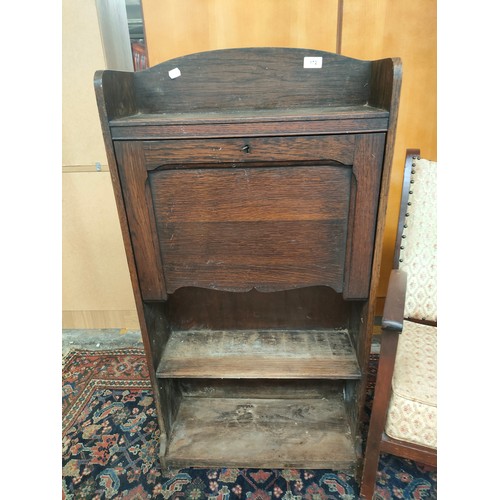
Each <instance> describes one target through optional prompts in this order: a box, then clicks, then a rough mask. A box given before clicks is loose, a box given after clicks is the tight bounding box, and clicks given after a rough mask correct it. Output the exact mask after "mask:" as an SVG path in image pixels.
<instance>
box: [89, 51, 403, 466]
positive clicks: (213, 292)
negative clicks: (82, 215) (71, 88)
mask: <svg viewBox="0 0 500 500" xmlns="http://www.w3.org/2000/svg"><path fill="white" fill-rule="evenodd" d="M311 58H312V60H311ZM400 84H401V66H400V61H399V60H398V59H384V60H380V61H373V62H371V61H359V60H355V59H350V58H346V57H342V56H339V55H337V54H332V53H328V52H322V51H316V50H305V49H283V48H280V49H277V48H262V49H232V50H221V51H213V52H205V53H199V54H193V55H190V56H185V57H180V58H178V59H173V60H171V61H167V62H165V63H163V64H160V65H158V66H155V67H153V68H150V69H148V70H146V71H142V72H139V73H126V72H116V71H102V72H98V73H97V74H96V77H95V85H96V94H97V101H98V105H99V112H100V116H101V123H102V130H103V136H104V140H105V143H106V147H107V154H108V160H109V165H110V172H111V176H112V179H113V185H114V190H115V196H116V202H117V206H118V212H119V215H120V221H121V224H122V231H123V237H124V241H125V247H126V250H127V258H128V262H129V267H130V273H131V277H132V283H133V287H134V294H135V299H136V303H137V309H138V314H139V319H140V323H141V331H142V334H143V339H144V346H145V349H146V353H147V356H148V362H149V369H150V374H151V378H152V385H153V391H154V394H155V398H156V402H157V407H158V418H159V425H160V429H161V438H160V443H161V446H160V462H161V465H162V468H163V469H166V468H168V467H169V466H175V467H184V466H214V467H215V466H234V467H239V466H245V467H311V468H333V469H344V468H345V469H347V468H352V467H356V466H359V465H360V459H361V436H360V421H361V417H362V414H363V410H364V398H365V389H366V374H367V363H368V359H369V354H370V345H371V331H372V324H373V319H374V309H375V302H376V292H377V286H378V277H379V272H380V259H381V247H382V233H383V226H384V215H385V209H386V205H387V191H388V184H389V177H390V167H391V158H392V152H393V144H394V135H395V126H396V116H397V107H398V96H399V90H400Z"/></svg>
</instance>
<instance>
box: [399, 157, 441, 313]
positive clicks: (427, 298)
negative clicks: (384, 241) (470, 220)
mask: <svg viewBox="0 0 500 500" xmlns="http://www.w3.org/2000/svg"><path fill="white" fill-rule="evenodd" d="M410 182H411V184H410V195H409V199H408V207H407V216H406V219H405V228H404V229H403V236H402V240H401V250H400V255H399V258H400V264H399V269H401V270H403V271H405V272H406V273H407V275H408V283H407V290H406V302H405V318H412V319H417V320H427V321H434V322H437V293H436V292H437V290H436V287H437V283H436V281H437V269H436V260H437V259H436V250H437V216H436V212H437V210H436V194H437V164H436V162H432V161H429V160H424V159H414V160H413V166H412V174H411V181H410Z"/></svg>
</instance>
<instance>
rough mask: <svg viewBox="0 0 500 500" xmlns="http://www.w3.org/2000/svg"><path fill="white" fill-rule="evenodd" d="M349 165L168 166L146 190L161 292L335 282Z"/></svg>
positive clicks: (344, 229)
mask: <svg viewBox="0 0 500 500" xmlns="http://www.w3.org/2000/svg"><path fill="white" fill-rule="evenodd" d="M350 175H351V173H350V169H347V168H344V167H333V166H317V167H295V168H260V169H246V168H235V169H217V170H214V169H196V170H183V171H180V170H168V171H161V172H156V173H154V174H152V175H151V176H150V177H151V183H150V184H151V192H152V199H153V206H154V212H155V216H156V226H157V229H158V238H159V242H160V243H159V244H160V248H161V254H162V260H163V268H164V272H165V279H166V283H167V291H168V293H172V292H174V291H175V290H176V289H177V288H180V287H182V286H199V287H204V288H211V289H217V290H228V291H248V290H250V289H251V288H256V289H257V290H265V291H271V290H283V289H289V288H298V287H303V286H310V285H328V286H331V287H332V288H333V289H335V290H336V291H341V289H342V282H343V266H344V255H345V241H346V238H347V234H346V232H347V212H348V206H349V192H350V187H349V186H350V184H349V183H350Z"/></svg>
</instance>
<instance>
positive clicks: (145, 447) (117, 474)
mask: <svg viewBox="0 0 500 500" xmlns="http://www.w3.org/2000/svg"><path fill="white" fill-rule="evenodd" d="M376 359H377V358H376V357H373V356H372V359H371V374H370V384H369V386H370V388H369V394H368V403H367V415H368V414H369V411H370V402H371V393H372V391H373V383H374V379H375V372H376ZM62 375H63V398H62V399H63V447H62V448H63V449H62V452H63V469H62V477H63V486H62V488H63V499H67V500H73V499H75V500H76V499H85V500H98V499H121V500H142V499H148V498H152V499H167V498H169V499H173V500H174V499H192V500H197V499H208V500H229V499H250V500H271V499H273V500H274V499H288V500H302V499H304V500H313V499H314V500H316V499H318V500H320V499H343V500H355V499H357V498H358V491H359V489H358V485H357V484H356V482H355V480H354V477H352V476H349V475H347V474H345V473H339V472H335V471H328V470H298V469H280V470H257V469H195V468H190V469H181V470H172V471H171V472H170V473H169V474H168V475H167V476H163V477H162V476H161V472H160V466H159V462H158V460H157V452H158V438H159V430H158V424H157V421H156V412H155V408H154V402H153V396H152V392H151V386H150V383H149V377H148V370H147V366H146V359H145V356H144V351H142V350H141V349H115V350H109V351H71V352H70V353H69V354H68V355H66V357H65V358H64V360H63V371H62ZM376 498H377V499H400V498H401V499H424V498H425V499H431V498H437V478H436V471H435V470H432V469H429V468H427V467H425V466H421V465H418V464H416V463H414V462H411V461H409V460H403V459H399V458H396V457H393V456H390V455H382V457H381V460H380V464H379V473H378V478H377V491H376Z"/></svg>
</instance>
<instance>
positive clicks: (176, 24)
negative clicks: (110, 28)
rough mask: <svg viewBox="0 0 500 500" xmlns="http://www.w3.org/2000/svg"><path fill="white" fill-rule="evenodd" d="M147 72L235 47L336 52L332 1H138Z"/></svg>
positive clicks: (335, 31)
mask: <svg viewBox="0 0 500 500" xmlns="http://www.w3.org/2000/svg"><path fill="white" fill-rule="evenodd" d="M142 9H143V16H144V28H145V34H146V42H147V46H148V56H149V62H150V65H151V66H154V65H155V64H158V63H160V62H162V61H165V60H167V59H171V58H174V57H178V56H182V55H186V54H192V53H196V52H202V51H205V50H215V49H223V48H234V47H265V46H268V47H303V48H314V49H319V50H329V51H333V52H335V50H336V43H337V39H336V37H337V11H338V5H337V0H253V1H252V2H235V1H234V0H206V1H204V0H201V1H200V0H169V1H168V2H157V1H156V0H142Z"/></svg>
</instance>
